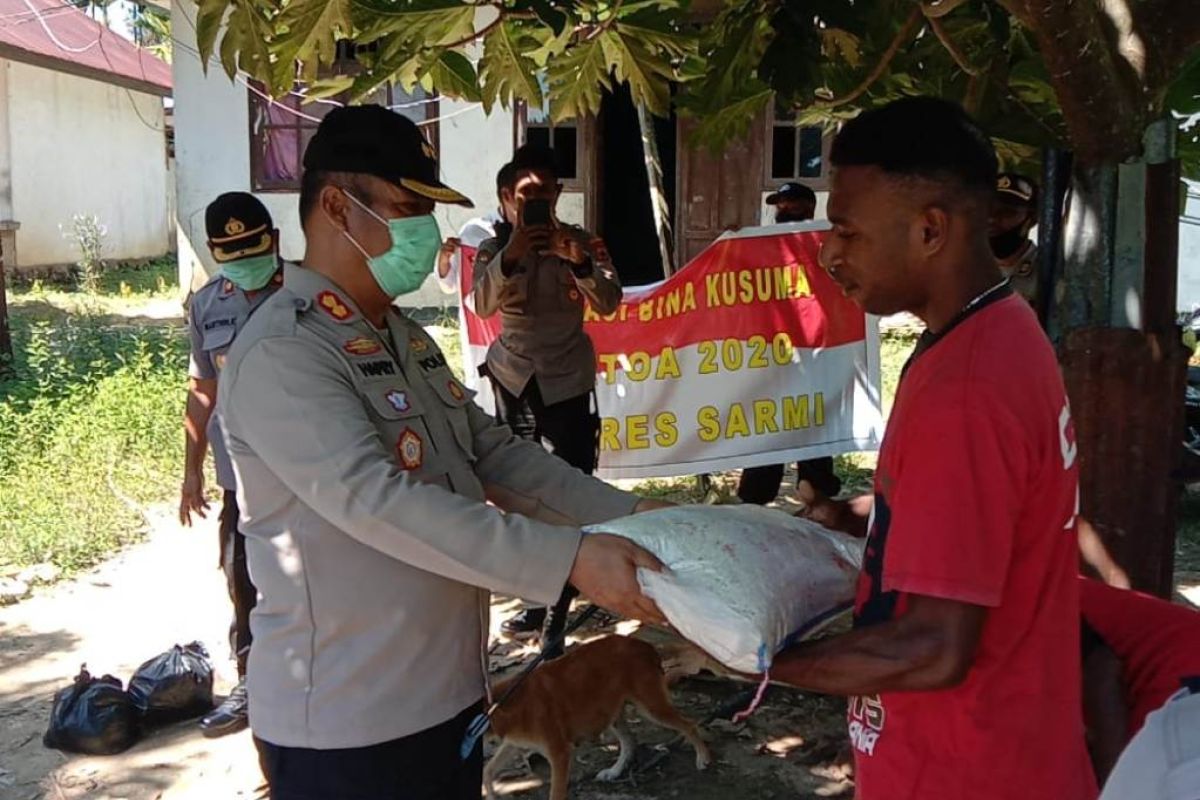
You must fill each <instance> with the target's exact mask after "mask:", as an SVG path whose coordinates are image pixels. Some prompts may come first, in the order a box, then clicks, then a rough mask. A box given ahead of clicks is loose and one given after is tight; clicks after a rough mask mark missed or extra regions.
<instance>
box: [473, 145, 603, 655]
mask: <svg viewBox="0 0 1200 800" xmlns="http://www.w3.org/2000/svg"><path fill="white" fill-rule="evenodd" d="M510 166H511V175H510V176H509V180H510V181H511V184H510V185H508V186H505V185H503V184H501V185H500V187H499V191H500V200H501V203H502V205H503V207H504V216H505V218H506V220H508V222H506V223H500V224H497V225H496V237H495V238H493V239H489V240H488V241H485V242H484V243H483V244H481V245H480V246H479V251H478V253H477V255H476V257H475V290H474V293H473V294H474V300H475V310H476V313H478V314H479V315H480V316H482V317H485V318H486V317H490V316H492V315H494V314H499V315H500V320H501V325H502V330H501V333H500V336H499V337H498V338H497V339H496V341H495V342H493V343H492V346H491V347H490V348H489V349H488V354H487V363H486V366H485V369H486V371H487V373H488V375H489V377H490V378H491V381H492V388H493V390H494V392H495V395H496V415H497V418H498V419H499V420H500V421H502V422H504V423H505V424H507V425H508V426H509V427H511V428H512V429H513V431H514V432H515V433H516V434H517V435H518V436H521V437H523V438H526V439H530V440H532V441H538V442H542V441H544V442H546V443H548V444H549V445H550V447H551V452H553V453H554V454H555V455H557V456H558V457H559V458H562V459H563V460H564V461H566V462H567V463H568V464H570V465H571V466H573V467H576V468H578V469H579V470H581V471H583V472H584V473H585V474H588V475H590V474H592V472H593V471H594V470H595V468H596V460H597V455H598V446H599V433H600V415H599V413H598V412H597V409H596V408H595V405H594V403H593V392H594V391H595V388H596V351H595V349H594V348H593V346H592V341H591V339H589V338H588V335H587V333H585V332H584V330H583V311H584V306H585V304H589V303H590V304H591V307H592V309H593V310H594V311H595V312H596V313H598V314H610V313H612V312H613V311H615V310H616V309H617V306H618V305H619V304H620V302H621V283H620V280H619V279H618V278H617V273H616V270H615V269H614V268H613V264H612V261H611V260H610V259H609V256H608V248H606V247H605V246H604V242H603V241H602V240H601V239H600V238H598V237H596V236H593V235H591V234H589V233H588V232H587V231H585V230H583V229H582V228H578V227H576V226H573V225H567V224H564V223H561V222H558V221H556V220H555V219H554V208H555V206H556V204H557V202H558V197H559V195H560V194H561V192H562V184H560V183H559V181H558V175H557V171H556V168H555V162H554V154H553V151H551V150H549V149H547V148H544V147H538V146H535V145H525V146H524V147H521V148H519V149H518V150H517V152H516V153H514V154H513V159H512V162H511V165H510ZM537 203H540V204H541V210H542V213H543V214H544V215H545V216H544V218H542V219H533V218H532V217H533V216H534V215H533V214H532V209H533V206H534V205H535V204H537ZM571 597H572V592H571V591H570V590H567V591H566V592H565V593H564V595H563V597H562V598H560V600H559V601H558V602H557V603H555V605H554V608H553V611H552V612H551V614H550V618H549V619H548V620H546V612H545V609H543V608H541V607H534V608H527V609H525V610H524V611H522V612H521V613H520V614H519V615H517V616H516V617H514V618H513V619H510V620H508V621H507V622H506V623H505V625H504V631H505V633H508V634H510V635H516V634H522V633H528V632H532V631H535V630H539V629H541V627H542V624H543V621H545V624H546V631H545V635H544V636H543V643H546V642H551V643H552V642H553V641H554V640H555V639H556V638H557V634H558V633H559V631H561V629H562V626H563V624H564V623H565V619H566V614H567V610H568V609H569V607H570V602H571ZM552 646H553V645H552ZM558 652H559V651H558V648H557V647H554V649H552V650H551V651H549V653H548V654H549V655H550V656H551V657H553V656H555V655H557V654H558Z"/></svg>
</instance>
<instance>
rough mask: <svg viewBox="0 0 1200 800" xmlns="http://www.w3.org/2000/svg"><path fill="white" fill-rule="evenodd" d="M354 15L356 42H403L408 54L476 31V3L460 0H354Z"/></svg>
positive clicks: (352, 11)
mask: <svg viewBox="0 0 1200 800" xmlns="http://www.w3.org/2000/svg"><path fill="white" fill-rule="evenodd" d="M351 17H352V21H353V23H354V26H355V28H356V33H355V40H356V41H358V42H360V43H366V42H373V41H375V40H377V39H386V40H387V42H388V43H389V44H394V43H397V42H400V43H403V45H404V46H405V47H406V48H407V49H408V50H409V51H410V52H409V57H412V56H413V55H415V53H416V51H417V50H419V49H421V48H425V47H435V46H437V45H439V44H449V43H450V42H453V41H458V40H461V39H465V38H466V37H468V36H470V34H471V33H473V32H474V30H475V27H474V22H475V6H473V5H471V4H468V3H463V2H460V1H459V0H408V2H403V3H400V2H381V1H380V0H353V5H352V10H351Z"/></svg>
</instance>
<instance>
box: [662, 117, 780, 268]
mask: <svg viewBox="0 0 1200 800" xmlns="http://www.w3.org/2000/svg"><path fill="white" fill-rule="evenodd" d="M694 124H695V123H694V122H693V121H692V120H688V119H685V118H680V120H679V125H678V134H677V136H678V137H679V138H678V151H677V152H678V153H679V162H678V163H679V166H678V172H677V174H678V178H677V182H678V186H677V190H676V191H677V198H678V203H677V205H676V207H677V208H678V210H679V219H678V220H677V221H676V227H675V230H676V233H675V236H676V248H675V250H676V253H677V254H678V255H677V263H678V264H679V265H680V266H682V265H684V264H686V263H687V262H689V261H691V260H692V259H693V258H695V256H696V255H697V254H698V253H699V252H700V251H701V250H703V249H704V248H705V247H707V246H708V245H709V243H711V242H712V240H713V239H716V238H717V237H718V236H720V235H721V233H722V232H723V231H725V230H726V229H728V228H730V227H734V226H736V227H739V228H746V227H750V226H752V225H757V224H758V223H759V219H758V216H759V209H760V208H761V206H762V192H763V170H764V168H765V165H764V161H763V159H764V158H765V152H764V150H765V147H764V143H765V142H766V129H765V126H766V115H765V114H759V116H758V117H756V118H755V120H754V122H753V123H751V125H750V130H749V132H748V133H747V134H746V137H745V138H744V139H741V140H739V141H736V142H730V143H729V144H728V145H726V146H725V148H724V149H723V150H722V151H721V152H720V153H719V154H715V155H714V154H713V153H712V152H711V151H709V150H708V149H707V148H704V147H695V146H691V145H689V144H688V143H687V142H688V136H689V134H690V133H691V130H692V128H693V127H694Z"/></svg>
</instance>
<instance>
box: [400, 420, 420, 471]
mask: <svg viewBox="0 0 1200 800" xmlns="http://www.w3.org/2000/svg"><path fill="white" fill-rule="evenodd" d="M424 449H425V448H424V443H423V442H422V441H421V437H420V436H419V435H417V432H416V431H414V430H413V429H412V428H405V429H404V432H403V433H401V434H400V438H398V439H397V440H396V457H397V458H398V459H399V460H400V466H402V467H404V468H405V469H416V468H417V467H419V466H421V462H422V461H423V460H424Z"/></svg>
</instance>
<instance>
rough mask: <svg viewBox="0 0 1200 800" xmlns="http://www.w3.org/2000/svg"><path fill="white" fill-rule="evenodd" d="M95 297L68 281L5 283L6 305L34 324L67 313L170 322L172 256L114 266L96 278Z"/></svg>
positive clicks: (173, 309) (174, 296) (174, 292)
mask: <svg viewBox="0 0 1200 800" xmlns="http://www.w3.org/2000/svg"><path fill="white" fill-rule="evenodd" d="M98 287H99V288H98V289H97V291H96V292H94V293H86V292H81V291H79V290H78V289H77V288H76V286H75V282H74V281H73V280H66V279H64V280H50V279H38V278H35V279H32V280H31V279H28V278H25V277H23V276H21V275H16V276H12V277H10V278H9V290H10V292H11V295H10V297H9V301H8V302H9V304H10V306H12V307H13V308H12V310H13V311H14V313H15V312H16V311H18V310H20V311H23V312H25V313H26V315H27V316H30V317H33V318H37V319H48V320H53V321H59V320H61V319H63V317H64V316H66V315H68V314H77V315H83V316H87V317H104V316H109V317H113V320H111V321H113V322H117V321H120V320H118V319H117V318H123V319H129V318H133V317H138V316H149V317H154V318H170V317H175V316H178V315H179V314H180V313H182V310H183V308H182V306H181V305H180V301H181V300H182V295H181V294H180V292H179V286H178V285H177V268H176V262H175V257H174V256H170V257H165V258H159V259H154V260H152V261H147V262H138V263H128V264H114V265H111V266H109V267H107V268H106V269H105V270H103V271H102V272H101V273H100V276H99V279H98Z"/></svg>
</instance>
